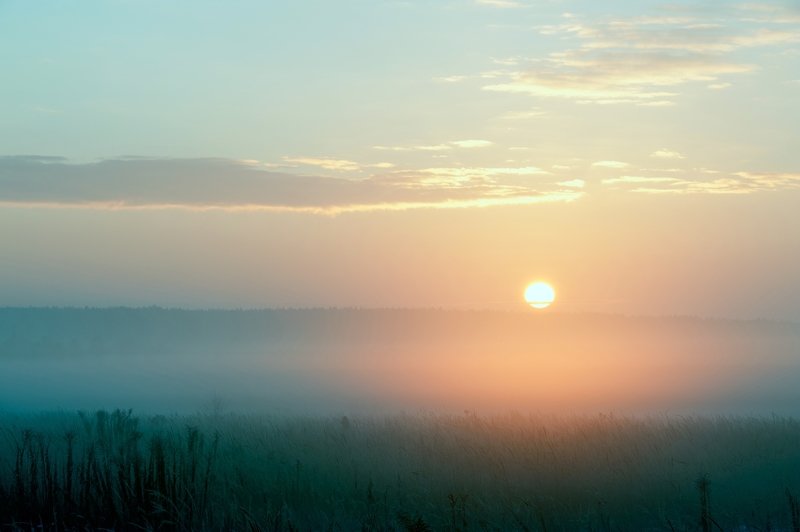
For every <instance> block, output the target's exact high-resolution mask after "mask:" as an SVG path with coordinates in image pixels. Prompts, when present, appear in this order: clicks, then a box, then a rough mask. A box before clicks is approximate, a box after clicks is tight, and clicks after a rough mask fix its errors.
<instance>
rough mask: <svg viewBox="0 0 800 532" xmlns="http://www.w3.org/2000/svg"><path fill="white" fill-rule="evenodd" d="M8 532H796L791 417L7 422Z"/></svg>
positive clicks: (3, 434)
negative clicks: (100, 531) (127, 531)
mask: <svg viewBox="0 0 800 532" xmlns="http://www.w3.org/2000/svg"><path fill="white" fill-rule="evenodd" d="M0 427H1V428H0V528H2V529H3V530H31V529H33V528H36V529H40V530H41V529H44V530H79V529H80V530H92V529H115V530H122V529H140V530H223V529H225V530H272V531H281V530H364V531H367V530H375V531H378V530H387V531H388V530H395V531H423V530H447V531H471V530H523V531H548V532H552V531H572V530H597V531H611V530H675V531H694V530H702V531H709V530H737V531H738V530H742V531H743V530H754V531H755V530H760V531H766V530H772V531H778V530H792V531H797V530H800V509H799V507H798V499H797V497H798V495H800V422H798V421H795V420H793V419H789V418H782V417H763V418H742V417H717V418H693V417H682V418H676V417H672V418H670V417H656V418H634V417H619V416H613V415H598V416H583V417H546V416H528V415H524V416H523V415H505V416H489V417H485V416H479V415H476V414H474V413H472V412H465V413H464V414H463V415H441V414H436V415H435V414H416V415H395V416H389V417H362V418H356V419H350V418H347V417H269V416H263V415H246V416H244V415H236V414H223V413H221V412H219V411H216V412H209V413H205V414H202V415H192V416H186V415H184V416H174V417H163V416H149V417H137V416H135V415H133V414H132V413H131V412H130V411H113V412H106V411H99V412H95V413H91V414H89V413H80V414H65V413H59V414H39V415H30V414H28V415H20V414H17V415H12V414H3V415H0Z"/></svg>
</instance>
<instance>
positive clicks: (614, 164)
mask: <svg viewBox="0 0 800 532" xmlns="http://www.w3.org/2000/svg"><path fill="white" fill-rule="evenodd" d="M592 166H595V167H599V168H627V167H629V166H630V164H628V163H625V162H622V161H596V162H594V163H592Z"/></svg>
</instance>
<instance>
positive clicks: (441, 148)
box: [372, 139, 494, 151]
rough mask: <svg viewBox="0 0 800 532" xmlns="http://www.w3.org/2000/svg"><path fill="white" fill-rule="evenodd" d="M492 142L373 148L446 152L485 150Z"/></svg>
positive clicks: (452, 142)
mask: <svg viewBox="0 0 800 532" xmlns="http://www.w3.org/2000/svg"><path fill="white" fill-rule="evenodd" d="M493 145H494V142H492V141H490V140H482V139H467V140H453V141H450V142H447V143H444V144H422V145H417V146H373V147H372V149H374V150H382V151H448V150H452V149H455V148H467V149H469V148H487V147H489V146H493Z"/></svg>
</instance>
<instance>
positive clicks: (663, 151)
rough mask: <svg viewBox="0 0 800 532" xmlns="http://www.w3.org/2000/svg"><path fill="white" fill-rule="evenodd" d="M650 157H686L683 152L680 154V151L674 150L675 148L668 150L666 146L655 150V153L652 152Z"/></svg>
mask: <svg viewBox="0 0 800 532" xmlns="http://www.w3.org/2000/svg"><path fill="white" fill-rule="evenodd" d="M650 157H655V158H657V159H685V158H686V157H685V156H683V155H682V154H680V153H678V152H676V151H673V150H668V149H666V148H664V149H660V150H656V151H654V152H653V153H651V154H650Z"/></svg>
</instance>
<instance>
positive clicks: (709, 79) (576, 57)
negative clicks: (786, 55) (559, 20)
mask: <svg viewBox="0 0 800 532" xmlns="http://www.w3.org/2000/svg"><path fill="white" fill-rule="evenodd" d="M766 12H767V13H769V14H771V15H774V12H773V11H772V10H767V11H766ZM781 13H782V16H783V20H786V18H787V14H786V13H785V12H784V11H781ZM791 14H792V16H796V15H797V16H800V9H798V10H796V11H792V13H791ZM538 31H539V33H540V34H542V35H544V36H549V37H551V38H553V39H558V41H555V42H566V43H567V44H566V47H565V48H563V49H562V50H560V51H557V52H553V53H550V54H549V55H548V56H545V57H533V58H527V59H524V58H522V59H520V58H515V61H514V63H513V64H510V65H508V66H509V68H506V69H505V70H500V71H497V70H494V71H492V72H491V76H490V77H491V79H493V80H494V81H492V82H491V83H489V84H487V85H485V86H484V87H483V88H484V90H488V91H497V92H509V93H519V94H528V95H533V96H537V97H543V98H563V99H570V100H573V101H575V102H578V103H583V104H587V103H593V104H605V105H612V104H613V105H618V104H633V105H639V106H649V107H666V106H670V105H674V104H675V98H676V97H677V96H679V95H680V93H681V86H683V85H686V84H689V83H693V82H705V84H706V86H708V87H709V88H712V89H722V88H726V87H728V86H729V83H728V82H727V81H724V80H722V81H721V80H720V78H721V77H723V76H733V75H741V74H745V73H749V72H753V71H754V70H756V68H757V67H756V66H755V65H754V64H752V59H751V60H750V61H742V60H741V59H737V58H736V57H735V54H734V52H736V51H738V50H742V49H750V48H757V47H773V48H776V47H784V48H785V46H786V45H789V44H792V43H798V42H800V31H797V30H796V29H793V28H786V27H753V26H752V25H750V26H746V27H744V28H743V27H741V23H740V22H738V21H732V20H730V19H725V18H722V19H720V18H711V17H710V16H709V15H706V16H705V17H700V18H698V16H655V17H653V16H640V17H629V18H608V17H606V18H601V19H599V20H592V21H590V22H582V21H580V20H578V19H577V18H576V17H574V16H573V17H571V18H569V19H567V20H566V21H565V23H564V24H557V25H548V26H539V27H538Z"/></svg>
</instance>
